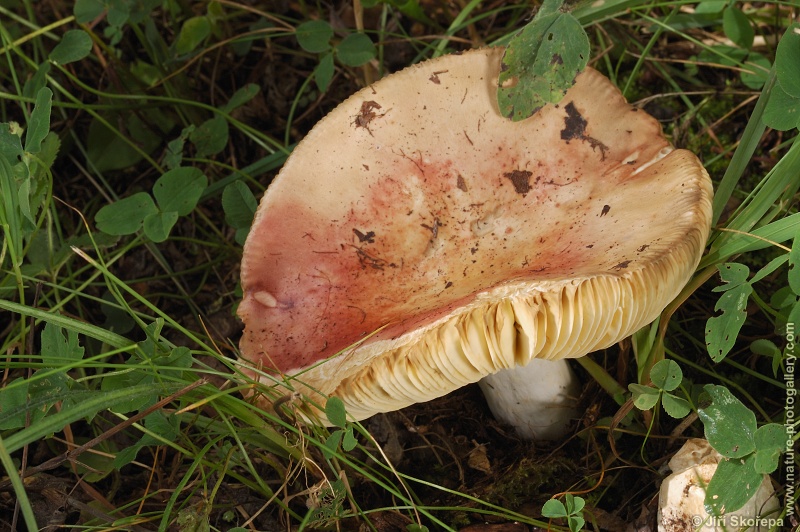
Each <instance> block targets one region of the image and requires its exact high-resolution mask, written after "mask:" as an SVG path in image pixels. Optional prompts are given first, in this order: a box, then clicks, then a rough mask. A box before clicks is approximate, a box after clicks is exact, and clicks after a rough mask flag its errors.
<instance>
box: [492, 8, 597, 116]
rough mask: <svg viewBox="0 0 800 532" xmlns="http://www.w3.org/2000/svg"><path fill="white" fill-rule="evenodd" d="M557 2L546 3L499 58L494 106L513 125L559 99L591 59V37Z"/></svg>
mask: <svg viewBox="0 0 800 532" xmlns="http://www.w3.org/2000/svg"><path fill="white" fill-rule="evenodd" d="M561 3H562V0H546V1H545V3H544V4H543V5H542V7H541V9H540V10H539V13H537V15H536V17H535V18H534V19H533V21H531V23H530V24H528V25H527V26H525V27H524V28H523V29H522V31H521V32H520V33H518V34H517V35H516V36H515V37H514V38H513V39H512V40H511V42H509V44H508V48H507V49H506V52H505V54H504V55H503V61H502V67H501V71H500V76H499V79H498V85H499V87H498V88H497V104H498V106H499V107H500V113H501V114H502V115H503V116H505V117H507V118H510V119H511V120H513V121H515V122H516V121H519V120H524V119H526V118H528V117H530V116H532V115H533V114H535V113H536V112H537V111H538V110H539V109H541V108H542V107H543V106H544V105H545V104H548V103H558V102H559V101H561V98H563V97H564V94H566V92H567V90H568V89H569V88H570V87H571V86H572V85H574V83H575V77H576V76H577V75H578V74H579V73H580V72H581V71H582V70H583V69H584V68H585V67H586V64H587V63H588V61H589V52H590V47H589V38H588V37H587V36H586V32H585V31H583V27H581V24H580V23H579V22H578V20H577V19H576V18H575V17H574V16H572V14H570V13H563V12H561V11H560V10H559V9H560V7H561Z"/></svg>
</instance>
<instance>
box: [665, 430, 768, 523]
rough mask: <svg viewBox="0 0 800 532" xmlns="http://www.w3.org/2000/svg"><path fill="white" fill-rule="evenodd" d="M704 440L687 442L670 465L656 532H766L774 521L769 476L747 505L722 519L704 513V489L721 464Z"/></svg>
mask: <svg viewBox="0 0 800 532" xmlns="http://www.w3.org/2000/svg"><path fill="white" fill-rule="evenodd" d="M723 459H724V458H723V457H722V455H721V454H719V453H718V452H717V451H715V450H714V448H713V447H711V445H710V444H709V443H708V441H707V440H704V439H700V438H692V439H690V440H688V441H687V442H686V443H685V444H684V445H683V447H681V448H680V450H679V451H678V452H677V453H675V456H673V457H672V458H671V459H670V461H669V468H670V469H671V470H672V474H671V475H669V476H668V477H667V478H665V479H664V481H663V482H662V483H661V490H660V492H659V496H658V532H672V531H674V530H692V531H697V532H701V531H702V532H725V531H729V530H738V531H747V532H761V531H764V532H766V531H767V530H769V529H771V528H772V526H773V525H774V524H775V522H776V521H777V519H776V518H777V517H778V516H777V515H776V514H777V512H778V506H779V503H778V499H777V498H776V497H775V490H773V489H772V483H771V482H770V479H769V475H764V476H763V477H762V481H761V484H760V485H759V487H758V490H757V491H756V493H755V494H754V495H753V496H752V497H751V498H750V500H749V501H747V503H746V504H745V505H744V506H743V507H741V508H739V509H738V510H736V511H735V512H728V513H726V514H725V515H722V516H714V517H712V516H710V515H709V514H708V512H706V508H705V499H706V490H705V488H706V486H708V483H709V482H711V478H712V477H713V476H714V473H715V472H716V471H717V466H718V465H719V463H720V462H721V461H722V460H723Z"/></svg>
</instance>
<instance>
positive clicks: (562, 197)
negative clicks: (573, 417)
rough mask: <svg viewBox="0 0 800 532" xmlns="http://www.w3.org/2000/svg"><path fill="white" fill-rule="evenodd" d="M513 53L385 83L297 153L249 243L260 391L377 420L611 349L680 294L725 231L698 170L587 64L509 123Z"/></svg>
mask: <svg viewBox="0 0 800 532" xmlns="http://www.w3.org/2000/svg"><path fill="white" fill-rule="evenodd" d="M502 52H503V50H502V49H500V48H487V49H481V50H476V51H471V52H466V53H462V54H454V55H450V56H444V57H440V58H437V59H434V60H431V61H426V62H424V63H421V64H418V65H414V66H411V67H409V68H407V69H405V70H403V71H401V72H398V73H395V74H393V75H390V76H387V77H385V78H384V79H382V80H380V81H378V82H377V83H375V84H373V85H372V86H369V87H367V88H365V89H363V90H361V91H359V92H357V93H356V94H354V95H353V96H351V97H350V98H349V99H347V100H346V101H345V102H344V103H342V104H341V105H339V106H338V107H337V108H336V109H335V110H334V111H332V112H331V113H330V114H329V115H328V116H326V117H325V118H324V119H323V120H321V121H320V122H319V123H318V124H317V125H316V126H315V127H314V128H313V129H312V130H311V131H310V132H309V134H308V135H307V136H306V138H305V139H304V140H303V141H302V142H301V143H300V144H299V145H298V146H297V147H296V148H295V150H294V152H293V153H292V154H291V156H290V157H289V159H288V160H287V161H286V164H285V165H284V167H283V169H282V170H281V172H280V174H279V175H278V176H277V177H276V178H275V179H274V181H273V182H272V184H271V185H270V187H269V188H268V190H267V192H266V193H265V194H264V197H263V198H262V200H261V203H260V206H259V208H258V211H257V213H256V216H255V219H254V220H253V225H252V228H251V231H250V234H249V236H248V238H247V241H246V243H245V246H244V255H243V259H242V265H241V284H242V288H243V292H244V295H243V300H242V302H241V304H240V305H239V310H238V312H239V316H240V317H241V319H242V320H243V321H244V324H245V331H244V334H243V336H242V339H241V342H240V350H241V353H242V357H243V358H244V359H246V360H247V361H249V364H251V365H252V366H251V367H250V369H246V371H248V372H249V374H250V375H251V376H253V377H254V378H255V379H257V380H260V381H264V382H272V383H275V382H281V381H282V382H284V383H285V384H287V385H289V386H291V387H292V388H293V389H295V390H297V391H300V392H302V393H304V394H306V395H307V396H309V397H310V398H311V399H312V401H311V402H312V403H316V404H317V405H321V404H323V403H324V400H325V399H324V398H325V397H326V396H328V395H334V396H337V397H339V398H341V399H342V401H343V402H344V403H345V405H346V409H347V413H348V415H349V416H351V417H352V418H353V419H364V418H367V417H369V416H371V415H373V414H375V413H378V412H387V411H392V410H397V409H400V408H402V407H405V406H407V405H410V404H413V403H417V402H423V401H427V400H430V399H433V398H436V397H440V396H442V395H445V394H447V393H448V392H451V391H453V390H456V389H457V388H459V387H461V386H463V385H465V384H468V383H474V382H477V381H479V380H480V379H482V378H483V377H485V376H487V375H490V374H493V373H496V372H498V371H500V370H503V369H507V368H514V367H517V366H525V365H527V364H529V363H530V362H531V361H532V360H534V359H546V360H556V359H564V358H573V357H580V356H583V355H585V354H587V353H589V352H592V351H595V350H598V349H602V348H606V347H609V346H611V345H613V344H614V343H616V342H618V341H619V340H621V339H623V338H625V337H627V336H629V335H630V334H632V333H633V332H634V331H636V330H637V329H639V328H641V327H642V326H644V325H646V324H648V323H649V322H651V321H652V320H653V319H655V318H656V317H657V316H658V315H659V313H660V312H661V311H662V310H663V308H664V307H665V306H666V305H667V304H668V303H669V302H670V301H671V300H672V299H673V298H674V297H675V296H676V295H677V294H678V293H679V291H680V290H681V288H682V287H683V286H684V284H685V283H686V282H687V280H688V279H689V278H690V276H691V275H692V273H693V271H694V269H695V267H696V265H697V263H698V261H699V258H700V255H701V252H702V250H703V247H704V245H705V241H706V238H707V236H708V231H709V224H710V219H711V196H712V191H711V183H710V180H709V177H708V175H707V173H706V172H705V170H704V169H703V166H702V164H701V163H700V161H699V160H698V159H697V157H696V156H695V155H693V154H692V153H690V152H688V151H685V150H680V149H673V148H672V147H671V146H670V144H669V142H668V141H667V140H666V139H665V138H664V136H663V134H662V132H661V127H660V125H659V124H658V122H657V121H656V120H655V119H653V118H652V117H650V116H648V115H647V114H646V113H645V112H643V111H641V110H639V109H637V108H635V107H633V106H631V105H629V104H628V103H626V101H625V99H624V98H623V97H622V95H621V94H620V92H619V90H618V89H616V87H614V86H613V85H612V84H611V83H610V82H609V81H608V79H606V78H605V77H604V76H602V75H601V74H599V73H598V72H597V71H595V70H593V69H591V68H587V69H586V70H585V71H583V72H581V73H580V74H578V75H577V77H576V82H575V85H574V86H573V87H572V88H571V89H570V90H569V91H568V92H567V94H566V95H565V96H564V98H563V100H562V101H561V103H560V104H558V105H547V106H545V107H543V108H542V109H540V110H539V111H538V112H537V113H536V114H535V115H534V116H533V117H531V118H528V119H526V120H523V121H520V122H511V121H510V120H507V119H506V118H504V117H503V116H501V115H500V114H499V111H498V107H497V103H496V100H495V92H496V88H497V77H498V73H499V69H500V63H501V61H500V59H501V54H502ZM311 415H312V417H313V415H318V416H319V417H320V419H321V421H322V422H325V421H326V420H325V418H324V413H323V412H322V411H321V410H320V409H319V408H317V409H316V411H315V412H313V413H311Z"/></svg>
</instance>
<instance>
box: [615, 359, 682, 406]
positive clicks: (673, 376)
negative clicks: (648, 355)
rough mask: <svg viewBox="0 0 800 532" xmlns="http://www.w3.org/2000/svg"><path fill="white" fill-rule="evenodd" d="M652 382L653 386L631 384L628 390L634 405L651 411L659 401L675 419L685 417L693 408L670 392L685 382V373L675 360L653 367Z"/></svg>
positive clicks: (664, 361)
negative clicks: (631, 394)
mask: <svg viewBox="0 0 800 532" xmlns="http://www.w3.org/2000/svg"><path fill="white" fill-rule="evenodd" d="M650 380H651V381H652V382H653V386H644V385H641V384H629V385H628V389H629V390H630V391H631V392H632V393H633V404H634V405H635V406H636V408H638V409H640V410H650V409H651V408H653V407H654V406H655V405H656V403H658V400H659V399H660V400H661V406H663V407H664V411H665V412H666V413H667V414H669V415H670V416H672V417H674V418H676V419H677V418H682V417H685V416H686V415H687V414H688V413H689V410H691V406H690V405H689V402H688V401H687V400H686V399H683V398H681V397H678V396H676V395H674V394H672V393H670V392H672V391H673V390H675V389H676V388H677V387H678V386H680V384H681V381H682V380H683V371H681V367H680V366H679V365H678V364H677V363H676V362H675V361H674V360H661V361H659V362H657V363H656V364H655V365H653V369H651V370H650Z"/></svg>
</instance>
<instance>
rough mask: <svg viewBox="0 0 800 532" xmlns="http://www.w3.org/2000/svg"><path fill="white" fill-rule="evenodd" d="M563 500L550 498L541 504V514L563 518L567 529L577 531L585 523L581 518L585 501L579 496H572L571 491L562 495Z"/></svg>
mask: <svg viewBox="0 0 800 532" xmlns="http://www.w3.org/2000/svg"><path fill="white" fill-rule="evenodd" d="M564 501H565V502H561V501H559V500H558V499H550V500H549V501H547V502H546V503H544V506H542V515H543V516H545V517H550V518H553V519H557V518H564V519H566V520H567V524H568V525H569V529H570V530H571V531H572V532H578V530H580V529H582V528H583V525H584V523H586V521H585V520H584V518H583V507H584V506H585V505H586V501H584V500H583V498H581V497H574V496H573V495H572V494H571V493H567V494H566V495H565V496H564Z"/></svg>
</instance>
